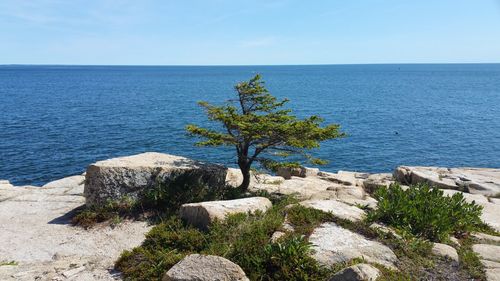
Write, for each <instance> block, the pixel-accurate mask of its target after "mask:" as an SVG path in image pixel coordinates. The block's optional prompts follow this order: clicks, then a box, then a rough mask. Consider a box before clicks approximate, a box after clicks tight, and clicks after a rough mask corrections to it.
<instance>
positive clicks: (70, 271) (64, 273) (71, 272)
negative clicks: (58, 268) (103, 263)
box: [62, 266, 85, 278]
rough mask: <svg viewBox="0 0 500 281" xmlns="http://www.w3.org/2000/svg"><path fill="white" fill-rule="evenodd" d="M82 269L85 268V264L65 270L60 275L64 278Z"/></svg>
mask: <svg viewBox="0 0 500 281" xmlns="http://www.w3.org/2000/svg"><path fill="white" fill-rule="evenodd" d="M84 270H85V266H80V267H76V268H72V269H70V270H66V271H64V272H63V273H62V275H63V276H64V277H66V278H70V277H71V276H73V275H76V274H78V273H80V272H82V271H84Z"/></svg>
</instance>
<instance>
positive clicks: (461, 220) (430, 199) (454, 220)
mask: <svg viewBox="0 0 500 281" xmlns="http://www.w3.org/2000/svg"><path fill="white" fill-rule="evenodd" d="M374 197H375V199H377V200H378V208H377V209H376V210H374V211H371V212H369V215H368V220H369V221H381V222H383V223H386V224H388V225H391V226H394V227H396V228H399V229H401V230H403V231H407V232H409V233H411V234H413V235H416V236H419V237H423V238H426V239H429V240H431V241H435V242H439V241H443V240H446V239H447V238H448V237H449V235H450V234H453V235H457V236H462V235H464V234H465V233H468V232H470V231H472V230H475V229H478V228H480V227H482V226H483V223H482V222H481V219H480V215H481V211H482V207H481V206H479V205H477V204H475V202H472V203H467V202H466V201H465V199H464V197H463V195H462V194H461V193H456V194H454V195H453V196H451V197H449V196H443V191H442V190H439V189H437V188H433V187H430V186H428V185H426V184H420V185H415V186H411V187H410V188H409V189H407V190H403V188H401V186H399V185H398V184H393V185H391V186H390V187H381V188H379V189H378V190H377V191H376V192H375V193H374Z"/></svg>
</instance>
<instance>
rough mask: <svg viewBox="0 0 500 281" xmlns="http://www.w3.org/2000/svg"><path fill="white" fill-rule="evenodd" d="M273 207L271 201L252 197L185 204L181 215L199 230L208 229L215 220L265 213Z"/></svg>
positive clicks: (180, 212)
mask: <svg viewBox="0 0 500 281" xmlns="http://www.w3.org/2000/svg"><path fill="white" fill-rule="evenodd" d="M271 207H272V203H271V201H270V200H269V199H267V198H265V197H250V198H243V199H236V200H222V201H207V202H200V203H189V204H184V205H182V206H181V209H180V211H179V214H180V217H181V218H182V219H184V220H186V221H187V222H188V223H190V224H192V225H194V226H196V227H199V228H207V227H208V225H210V224H211V223H212V222H213V221H214V220H215V219H218V220H224V219H225V218H226V216H227V215H230V214H236V213H254V212H256V211H262V212H265V211H267V210H268V209H269V208H271Z"/></svg>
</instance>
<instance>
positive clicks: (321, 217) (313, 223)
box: [287, 205, 334, 236]
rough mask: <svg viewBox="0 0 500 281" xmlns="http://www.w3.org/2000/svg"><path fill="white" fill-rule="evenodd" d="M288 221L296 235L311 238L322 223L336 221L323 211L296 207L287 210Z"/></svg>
mask: <svg viewBox="0 0 500 281" xmlns="http://www.w3.org/2000/svg"><path fill="white" fill-rule="evenodd" d="M287 219H288V222H289V223H291V224H292V225H293V227H294V230H295V232H296V233H299V234H302V235H306V236H309V235H310V234H311V233H312V231H313V230H314V228H316V227H318V226H319V225H320V224H321V223H323V222H326V221H332V220H334V217H333V216H332V215H331V214H329V213H325V212H323V211H320V210H317V209H312V208H306V207H304V206H301V205H295V206H292V207H290V208H289V209H288V210H287Z"/></svg>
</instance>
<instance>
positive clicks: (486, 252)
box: [472, 244, 500, 263]
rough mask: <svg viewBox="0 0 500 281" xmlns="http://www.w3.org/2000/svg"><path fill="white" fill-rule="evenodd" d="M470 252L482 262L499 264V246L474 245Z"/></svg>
mask: <svg viewBox="0 0 500 281" xmlns="http://www.w3.org/2000/svg"><path fill="white" fill-rule="evenodd" d="M472 250H473V251H474V252H475V253H476V254H478V255H479V257H480V258H481V259H483V260H488V261H492V262H498V263H500V246H496V245H490V244H476V245H473V246H472Z"/></svg>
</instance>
